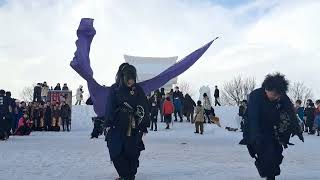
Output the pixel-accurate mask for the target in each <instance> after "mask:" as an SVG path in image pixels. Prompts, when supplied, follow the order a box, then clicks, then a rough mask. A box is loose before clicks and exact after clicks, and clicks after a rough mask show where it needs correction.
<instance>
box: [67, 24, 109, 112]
mask: <svg viewBox="0 0 320 180" xmlns="http://www.w3.org/2000/svg"><path fill="white" fill-rule="evenodd" d="M95 34H96V30H95V29H94V27H93V19H89V18H83V19H81V22H80V25H79V28H78V30H77V36H78V40H77V41H76V45H77V50H76V52H75V53H74V58H73V60H72V61H71V63H70V65H71V67H72V68H73V69H74V70H75V71H76V72H77V73H78V74H79V75H80V76H81V77H83V78H84V79H85V80H86V81H87V83H88V89H89V93H90V97H91V99H92V102H93V106H94V110H95V112H96V114H97V115H98V116H100V117H101V116H104V115H105V105H106V101H107V95H108V91H109V87H104V86H101V85H100V84H98V83H97V82H96V80H95V79H94V78H93V71H92V69H91V66H90V58H89V53H90V46H91V42H92V39H93V37H94V35H95Z"/></svg>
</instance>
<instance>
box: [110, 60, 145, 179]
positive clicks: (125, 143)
mask: <svg viewBox="0 0 320 180" xmlns="http://www.w3.org/2000/svg"><path fill="white" fill-rule="evenodd" d="M136 78H137V72H136V69H135V67H134V66H132V65H130V64H128V63H124V64H122V65H121V66H120V67H119V70H118V73H117V75H116V83H115V84H114V85H112V86H111V90H110V94H109V98H108V101H109V102H108V103H107V107H106V116H105V118H106V120H105V126H106V131H107V132H106V141H107V144H108V148H109V153H110V157H111V160H112V161H113V164H114V167H115V168H116V170H117V172H118V174H119V176H120V178H118V179H120V180H134V179H135V175H136V173H137V168H138V166H139V156H140V152H141V151H142V150H144V144H143V142H142V136H143V134H144V133H147V132H148V131H147V127H149V126H150V117H149V109H148V100H147V97H146V95H145V93H144V91H143V89H142V88H141V87H140V86H139V85H138V84H136Z"/></svg>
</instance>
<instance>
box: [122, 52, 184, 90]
mask: <svg viewBox="0 0 320 180" xmlns="http://www.w3.org/2000/svg"><path fill="white" fill-rule="evenodd" d="M124 59H125V62H127V63H129V64H132V65H134V66H135V67H136V69H137V71H138V78H137V81H138V82H141V81H145V80H148V79H151V78H153V77H155V76H157V75H158V74H160V73H161V72H163V71H164V70H166V69H167V68H169V67H170V66H172V65H173V64H175V63H176V62H177V59H178V56H174V57H139V56H129V55H124ZM177 81H178V78H174V79H172V80H171V81H169V82H168V83H167V84H166V85H165V86H164V88H165V89H166V90H170V89H171V88H172V86H173V85H174V84H177Z"/></svg>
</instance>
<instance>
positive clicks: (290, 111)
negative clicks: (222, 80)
mask: <svg viewBox="0 0 320 180" xmlns="http://www.w3.org/2000/svg"><path fill="white" fill-rule="evenodd" d="M247 112H248V118H247V120H246V122H245V128H244V132H243V140H242V143H243V144H254V143H257V142H259V143H263V142H264V140H266V139H268V140H270V139H275V131H274V126H279V122H281V118H280V114H281V115H283V112H285V113H286V114H287V116H288V119H289V120H290V125H289V127H288V128H287V129H288V130H287V131H285V133H286V135H285V136H286V137H285V139H282V140H281V141H285V142H283V143H289V138H290V135H291V134H294V135H298V134H301V133H302V132H301V128H300V126H299V122H298V119H297V117H296V114H295V111H294V106H293V104H292V102H291V101H290V99H289V97H288V96H286V95H285V96H282V97H281V100H280V101H279V102H270V101H269V99H268V98H267V96H266V94H265V90H264V89H263V88H260V89H256V90H254V91H253V92H252V93H251V94H250V97H249V104H248V110H247Z"/></svg>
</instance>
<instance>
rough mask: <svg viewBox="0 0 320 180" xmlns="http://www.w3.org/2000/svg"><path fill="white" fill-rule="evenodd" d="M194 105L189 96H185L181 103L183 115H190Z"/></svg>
mask: <svg viewBox="0 0 320 180" xmlns="http://www.w3.org/2000/svg"><path fill="white" fill-rule="evenodd" d="M196 106H197V105H196V103H195V102H194V100H193V99H192V98H191V96H190V95H188V94H186V95H185V98H184V101H183V112H184V113H191V112H193V111H194V107H196Z"/></svg>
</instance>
